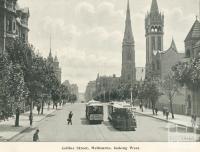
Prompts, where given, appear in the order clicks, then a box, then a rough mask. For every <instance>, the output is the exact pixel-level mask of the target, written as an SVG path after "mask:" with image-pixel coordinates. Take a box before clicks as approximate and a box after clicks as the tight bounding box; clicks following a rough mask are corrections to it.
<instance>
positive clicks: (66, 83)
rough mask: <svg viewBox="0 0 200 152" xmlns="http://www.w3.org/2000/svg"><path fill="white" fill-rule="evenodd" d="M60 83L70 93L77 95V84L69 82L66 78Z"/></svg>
mask: <svg viewBox="0 0 200 152" xmlns="http://www.w3.org/2000/svg"><path fill="white" fill-rule="evenodd" d="M62 84H63V85H64V86H66V87H67V88H68V90H69V92H70V93H71V94H74V95H76V96H77V98H78V97H79V90H78V85H77V84H70V82H69V81H68V80H65V81H64V82H63V83H62Z"/></svg>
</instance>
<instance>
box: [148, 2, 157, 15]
mask: <svg viewBox="0 0 200 152" xmlns="http://www.w3.org/2000/svg"><path fill="white" fill-rule="evenodd" d="M150 13H151V14H154V13H159V9H158V3H157V0H152V3H151V12H150Z"/></svg>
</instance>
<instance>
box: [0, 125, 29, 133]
mask: <svg viewBox="0 0 200 152" xmlns="http://www.w3.org/2000/svg"><path fill="white" fill-rule="evenodd" d="M22 128H25V127H23V126H19V127H15V126H14V125H0V132H16V131H20V130H22Z"/></svg>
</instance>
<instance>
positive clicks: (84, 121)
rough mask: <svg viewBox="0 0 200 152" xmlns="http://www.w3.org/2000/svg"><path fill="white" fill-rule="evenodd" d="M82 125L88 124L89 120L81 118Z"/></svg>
mask: <svg viewBox="0 0 200 152" xmlns="http://www.w3.org/2000/svg"><path fill="white" fill-rule="evenodd" d="M81 124H82V125H90V123H89V121H88V120H87V119H86V118H81Z"/></svg>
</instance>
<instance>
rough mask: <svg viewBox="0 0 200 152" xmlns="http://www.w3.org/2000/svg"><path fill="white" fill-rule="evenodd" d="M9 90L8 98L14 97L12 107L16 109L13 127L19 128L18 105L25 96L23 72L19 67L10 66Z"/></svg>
mask: <svg viewBox="0 0 200 152" xmlns="http://www.w3.org/2000/svg"><path fill="white" fill-rule="evenodd" d="M9 90H10V96H13V97H14V105H15V107H16V113H15V114H16V120H15V127H18V126H19V116H20V104H22V98H23V97H24V95H25V94H26V91H27V89H26V86H25V82H24V77H23V71H22V70H21V67H20V65H18V64H16V65H11V69H10V75H9Z"/></svg>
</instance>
